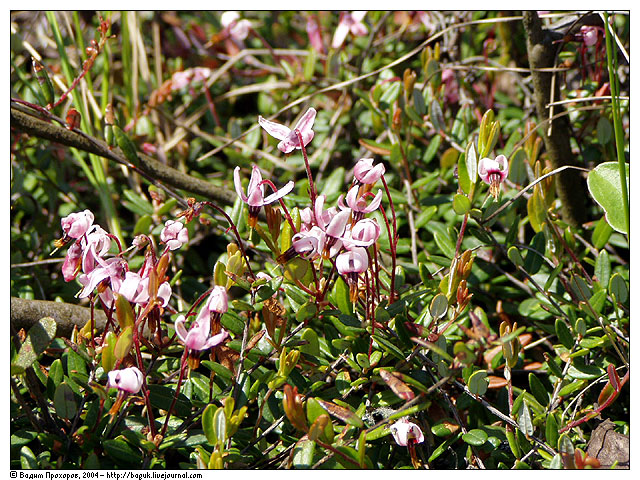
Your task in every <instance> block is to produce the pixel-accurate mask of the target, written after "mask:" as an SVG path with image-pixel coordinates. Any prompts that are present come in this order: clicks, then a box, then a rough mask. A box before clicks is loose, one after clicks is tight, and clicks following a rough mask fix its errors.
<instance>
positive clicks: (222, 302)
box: [198, 285, 229, 319]
mask: <svg viewBox="0 0 640 480" xmlns="http://www.w3.org/2000/svg"><path fill="white" fill-rule="evenodd" d="M228 309H229V296H228V295H227V290H226V289H225V288H224V287H221V286H219V285H216V286H215V287H213V289H212V290H211V294H210V295H209V299H208V300H207V303H206V305H205V308H203V309H202V310H201V311H200V315H199V316H198V319H200V318H209V317H210V314H211V313H217V314H219V315H222V314H223V313H226V312H227V310H228ZM205 310H206V313H205Z"/></svg>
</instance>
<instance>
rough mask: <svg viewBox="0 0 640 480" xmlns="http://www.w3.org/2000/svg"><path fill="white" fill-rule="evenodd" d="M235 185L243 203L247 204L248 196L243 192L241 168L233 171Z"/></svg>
mask: <svg viewBox="0 0 640 480" xmlns="http://www.w3.org/2000/svg"><path fill="white" fill-rule="evenodd" d="M233 184H234V185H235V187H236V193H237V194H238V196H239V197H240V198H241V199H242V201H243V202H245V203H246V202H247V195H246V194H245V193H244V192H243V191H242V181H241V180H240V167H236V168H235V169H234V170H233Z"/></svg>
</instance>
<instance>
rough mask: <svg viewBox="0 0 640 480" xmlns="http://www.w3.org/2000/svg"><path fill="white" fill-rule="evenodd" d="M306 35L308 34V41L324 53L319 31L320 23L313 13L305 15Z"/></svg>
mask: <svg viewBox="0 0 640 480" xmlns="http://www.w3.org/2000/svg"><path fill="white" fill-rule="evenodd" d="M307 35H308V36H309V43H310V44H311V46H312V47H313V48H314V49H315V50H316V51H318V52H320V53H324V43H323V42H322V33H321V32H320V25H319V24H318V19H317V18H316V16H315V15H309V16H308V17H307Z"/></svg>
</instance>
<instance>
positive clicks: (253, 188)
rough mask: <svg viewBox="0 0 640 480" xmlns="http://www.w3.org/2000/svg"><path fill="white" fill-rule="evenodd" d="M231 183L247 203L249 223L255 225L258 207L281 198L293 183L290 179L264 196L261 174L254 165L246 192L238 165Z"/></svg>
mask: <svg viewBox="0 0 640 480" xmlns="http://www.w3.org/2000/svg"><path fill="white" fill-rule="evenodd" d="M233 183H234V184H235V187H236V193H237V194H238V196H239V197H240V198H241V199H242V201H243V202H244V203H246V204H247V205H249V225H250V226H251V227H255V225H256V222H257V221H258V212H259V211H260V207H262V206H264V205H268V204H270V203H273V202H275V201H276V200H279V199H281V198H282V197H284V196H285V195H286V194H288V193H289V192H290V191H291V190H293V186H294V183H293V182H292V181H290V182H289V183H287V184H286V185H285V186H284V187H282V188H281V189H280V190H276V191H275V192H274V193H272V194H271V195H269V196H267V197H265V196H264V183H265V182H264V181H263V180H262V174H261V173H260V169H259V168H258V167H257V166H256V165H254V166H253V170H252V172H251V178H250V179H249V187H248V188H247V193H246V194H245V193H244V192H243V191H242V182H241V181H240V167H236V168H235V170H234V171H233Z"/></svg>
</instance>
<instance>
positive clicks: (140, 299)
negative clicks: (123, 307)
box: [118, 270, 172, 307]
mask: <svg viewBox="0 0 640 480" xmlns="http://www.w3.org/2000/svg"><path fill="white" fill-rule="evenodd" d="M147 272H149V270H147ZM171 293H172V291H171V285H169V282H162V284H161V285H160V286H159V287H158V293H157V299H158V300H160V305H161V306H162V307H166V306H167V304H168V303H169V299H170V298H171ZM118 294H119V295H122V296H123V297H124V298H126V299H127V300H129V301H130V302H133V303H136V304H139V305H146V304H147V303H149V276H148V275H140V274H139V273H136V272H127V273H126V274H125V276H124V280H123V281H122V284H121V285H120V288H119V289H118Z"/></svg>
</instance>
